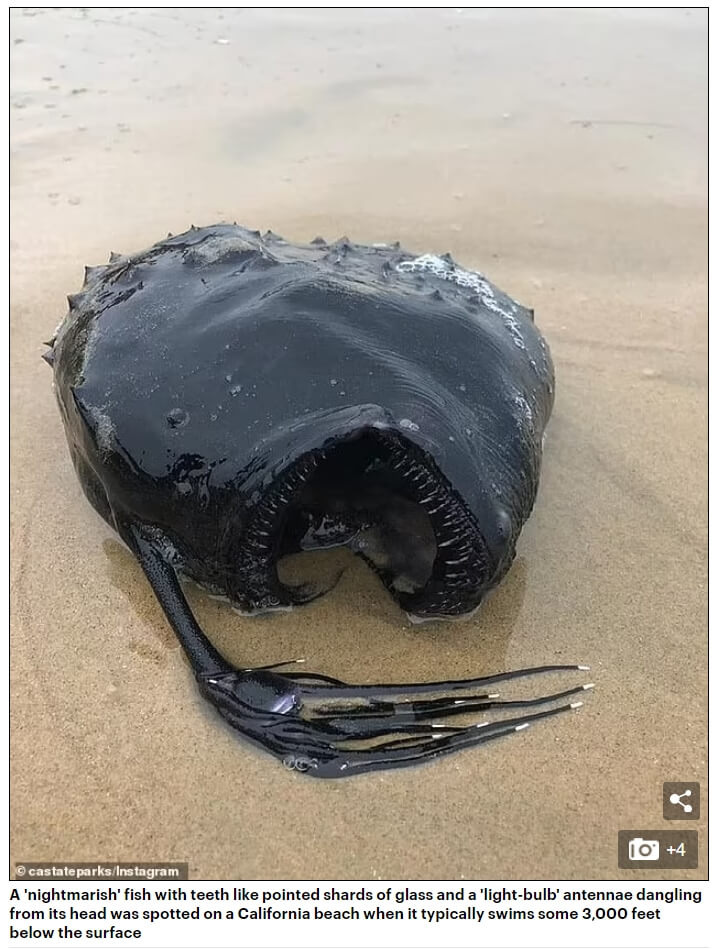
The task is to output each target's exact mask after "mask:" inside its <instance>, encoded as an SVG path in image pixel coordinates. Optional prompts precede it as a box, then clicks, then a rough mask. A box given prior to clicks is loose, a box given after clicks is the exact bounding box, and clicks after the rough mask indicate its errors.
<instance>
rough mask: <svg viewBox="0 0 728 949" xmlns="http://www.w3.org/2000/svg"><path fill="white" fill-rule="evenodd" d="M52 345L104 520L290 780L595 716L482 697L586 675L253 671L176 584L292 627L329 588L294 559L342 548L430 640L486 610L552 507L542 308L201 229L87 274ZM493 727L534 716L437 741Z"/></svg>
mask: <svg viewBox="0 0 728 949" xmlns="http://www.w3.org/2000/svg"><path fill="white" fill-rule="evenodd" d="M49 345H50V347H51V348H50V349H49V350H48V352H47V353H46V354H45V358H46V360H47V361H48V362H49V363H50V364H51V365H52V366H53V370H54V377H55V390H56V395H57V399H58V403H59V406H60V410H61V414H62V416H63V421H64V425H65V429H66V435H67V439H68V444H69V447H70V451H71V457H72V459H73V463H74V465H75V468H76V472H77V474H78V477H79V479H80V481H81V484H82V486H83V489H84V491H85V493H86V495H87V497H88V499H89V500H90V502H91V503H92V505H93V506H94V507H95V509H96V510H97V511H98V512H99V513H100V514H101V516H102V517H104V518H105V520H106V521H107V522H108V523H109V524H110V525H111V526H112V527H113V528H114V529H115V530H116V531H117V532H118V533H119V535H120V536H121V538H122V539H123V540H124V541H125V543H126V544H127V545H128V546H129V548H130V549H131V551H132V552H133V553H134V555H135V556H136V558H137V560H138V561H139V563H140V565H141V567H142V569H143V570H144V572H145V574H146V576H147V578H148V580H149V582H150V584H151V585H152V587H153V589H154V592H155V593H156V595H157V598H158V599H159V602H160V604H161V606H162V609H163V610H164V612H165V614H166V616H167V619H168V620H169V622H170V624H171V626H172V628H173V629H174V631H175V633H176V635H177V637H178V638H179V641H180V642H181V644H182V646H183V647H184V649H185V651H186V653H187V656H188V658H189V660H190V662H191V664H192V666H193V669H194V671H195V674H196V677H197V681H198V684H199V686H200V689H201V691H202V693H203V695H204V696H205V697H206V698H207V699H209V700H210V701H211V702H212V703H213V705H215V707H216V708H217V709H218V711H219V712H220V713H221V714H222V715H223V717H224V718H226V719H227V721H228V722H230V723H231V724H232V725H233V726H234V727H235V728H236V729H238V730H239V731H240V732H241V733H243V734H244V735H245V736H246V737H247V738H248V739H249V740H251V741H253V742H254V743H256V744H257V745H259V746H261V747H263V748H265V749H266V750H268V751H270V752H273V753H274V754H276V755H277V756H278V757H279V758H281V759H282V760H283V762H284V763H285V764H286V765H287V766H288V767H290V768H294V769H296V770H300V771H306V772H308V773H309V774H311V775H314V776H317V777H342V776H346V775H349V774H356V773H360V772H363V771H370V770H374V769H377V768H392V767H403V766H406V765H409V764H411V763H414V762H418V761H421V760H423V759H427V758H433V757H438V756H441V755H444V754H447V753H449V752H452V751H454V750H456V749H458V748H463V747H467V746H469V745H475V744H481V743H483V742H485V741H489V740H491V739H494V738H497V737H499V736H501V735H504V734H507V733H509V732H512V731H517V730H519V729H522V728H524V727H526V726H527V725H529V724H530V723H531V722H533V721H534V720H536V719H539V718H543V717H546V716H549V715H554V714H557V713H559V712H562V711H566V710H568V709H570V708H573V707H575V706H576V705H578V704H580V703H575V702H566V703H561V704H555V703H558V700H560V699H564V698H568V697H571V696H573V695H575V694H576V693H577V692H580V691H582V690H583V689H584V688H585V686H577V687H575V688H570V689H568V690H565V691H561V692H558V693H555V694H552V695H548V696H544V697H541V698H536V699H529V700H519V701H510V702H509V701H501V700H500V699H499V696H498V694H493V693H489V692H488V690H489V689H490V688H491V687H492V686H493V685H494V684H496V683H500V682H504V681H508V680H510V679H513V678H518V677H521V676H526V675H531V674H537V673H541V672H548V671H562V670H573V669H581V668H585V667H582V666H545V667H539V668H537V669H530V670H523V671H520V672H510V673H502V674H500V675H495V676H488V677H485V678H474V679H469V680H459V681H446V682H427V683H418V684H397V685H351V684H348V683H345V682H342V681H340V680H338V679H334V678H332V677H330V676H324V675H317V674H313V673H304V672H299V671H290V672H287V673H282V672H274V671H273V670H274V669H278V668H281V667H283V666H285V665H288V664H289V663H276V664H274V665H272V666H266V667H262V668H256V669H236V668H234V667H233V666H232V665H230V664H229V663H228V662H227V661H226V660H225V659H224V657H223V656H221V655H220V653H219V652H218V651H217V650H216V649H215V647H214V646H213V644H212V643H211V642H210V640H209V639H208V638H207V637H206V636H205V634H204V633H203V632H202V630H201V629H200V627H199V625H198V623H197V622H196V620H195V617H194V616H193V613H192V611H191V609H190V607H189V605H188V604H187V601H186V599H185V597H184V594H183V592H182V589H181V586H180V582H179V578H180V577H181V576H186V577H189V578H192V579H194V580H195V581H196V582H197V583H198V584H200V585H201V586H203V587H204V588H205V589H206V590H207V591H208V592H210V593H211V594H212V595H215V596H221V597H225V598H227V599H228V600H229V601H230V602H231V603H232V604H233V606H234V607H235V608H236V609H237V610H239V611H241V612H244V613H259V612H266V611H271V610H280V609H289V608H291V607H292V606H293V605H296V604H300V603H305V602H306V601H308V600H310V599H312V598H315V597H316V596H318V595H320V594H321V592H325V591H321V590H317V589H315V588H313V589H312V588H311V586H310V585H306V584H303V585H298V586H296V585H293V584H286V583H284V582H283V581H282V580H281V578H280V576H279V573H278V562H279V560H280V559H281V558H282V557H284V556H285V555H287V554H290V553H294V552H297V551H302V550H315V549H321V548H326V547H335V546H347V547H349V548H350V549H351V550H352V551H354V552H355V553H356V554H357V555H358V556H360V557H362V558H363V559H364V560H365V561H366V562H367V563H368V564H369V565H370V566H371V567H372V569H373V570H375V571H376V573H377V574H378V575H379V577H380V578H381V580H382V582H383V583H384V585H385V586H386V587H387V589H388V590H389V591H390V593H391V594H392V596H393V597H394V598H395V599H396V600H397V602H398V603H399V604H400V606H401V607H402V608H403V609H404V610H405V611H406V612H407V613H408V615H409V616H410V618H411V619H412V620H414V621H424V620H431V619H452V618H455V617H462V616H467V615H468V614H470V613H472V612H473V611H474V610H476V609H477V608H478V606H479V605H480V604H481V602H482V600H483V598H484V597H485V595H486V594H487V593H488V591H489V590H491V589H492V588H493V587H495V586H496V585H497V584H498V583H499V581H500V580H501V579H502V578H503V576H504V575H505V573H506V572H507V570H508V568H509V567H510V565H511V563H512V561H513V558H514V556H515V548H516V540H517V538H518V535H519V533H520V531H521V528H522V526H523V524H524V522H525V521H526V519H527V518H528V516H529V514H530V512H531V509H532V507H533V503H534V500H535V496H536V489H537V485H538V479H539V471H540V465H541V449H542V438H543V432H544V428H545V426H546V423H547V421H548V418H549V415H550V412H551V407H552V404H553V393H554V375H553V366H552V362H551V358H550V354H549V350H548V347H547V345H546V343H545V341H544V339H543V337H542V336H541V334H540V333H539V331H538V330H537V328H536V326H535V324H534V321H533V311H531V310H528V309H526V308H525V307H523V306H521V305H520V304H518V303H516V302H515V301H514V300H512V299H511V298H510V297H508V296H507V295H506V294H504V293H503V292H501V291H500V290H498V289H497V288H496V287H495V286H493V285H492V284H491V283H490V282H489V281H488V280H486V279H485V278H484V277H483V276H481V275H480V274H478V273H474V272H471V271H468V270H465V269H463V268H461V267H459V266H458V265H457V264H456V263H455V261H453V260H452V258H451V257H450V256H449V255H447V254H446V255H444V256H439V257H438V256H435V255H432V254H425V255H421V256H414V255H412V254H409V253H406V252H404V251H402V250H401V249H400V247H399V245H397V244H395V245H373V246H361V245H355V244H352V243H350V242H349V241H348V239H346V238H342V239H341V240H340V241H337V242H335V243H333V244H327V243H326V242H325V241H323V240H322V239H321V238H317V239H315V240H314V241H312V242H311V244H309V245H299V244H291V243H288V242H286V241H284V240H282V239H281V238H279V237H278V236H276V235H275V234H273V233H271V232H270V231H269V232H268V233H266V234H264V235H261V234H260V233H259V232H258V231H251V230H248V229H246V228H243V227H238V226H237V225H218V226H213V227H205V228H194V227H193V228H191V229H190V230H189V231H187V232H186V233H185V234H181V235H179V236H171V235H170V236H169V237H168V239H167V240H164V241H161V242H159V243H157V244H155V245H154V246H153V247H151V248H150V249H148V250H146V251H143V252H141V253H139V254H135V255H132V256H130V257H122V256H119V255H116V254H112V257H111V260H110V263H109V264H108V265H107V266H101V267H91V268H87V269H86V279H85V283H84V286H83V289H82V291H81V292H80V293H78V294H75V295H73V296H71V297H69V312H68V314H67V315H66V317H65V319H64V320H63V322H62V323H61V325H60V327H59V328H58V330H57V331H56V334H55V336H54V338H53V339H52V340H51V342H50V343H49ZM587 687H589V686H587ZM532 706H538V707H539V708H538V709H537V710H536V711H529V709H531V707H532ZM541 706H547V707H541ZM487 709H496V710H497V709H505V710H508V709H523V710H525V711H522V712H520V713H519V714H517V715H516V716H514V717H507V718H505V719H500V720H498V721H494V722H491V723H486V722H478V723H477V724H476V725H456V724H448V723H441V722H439V721H437V719H440V718H446V717H449V716H453V715H458V714H463V713H465V712H480V711H483V710H487Z"/></svg>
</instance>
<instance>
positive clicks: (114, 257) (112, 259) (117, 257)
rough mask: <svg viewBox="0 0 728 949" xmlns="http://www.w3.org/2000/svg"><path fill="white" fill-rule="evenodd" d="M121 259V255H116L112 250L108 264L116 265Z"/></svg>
mask: <svg viewBox="0 0 728 949" xmlns="http://www.w3.org/2000/svg"><path fill="white" fill-rule="evenodd" d="M121 259H122V255H121V254H117V253H116V251H115V250H112V251H111V253H110V254H109V263H110V264H116V263H118V262H119V261H120V260H121Z"/></svg>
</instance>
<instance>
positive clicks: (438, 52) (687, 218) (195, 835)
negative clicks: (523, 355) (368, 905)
mask: <svg viewBox="0 0 728 949" xmlns="http://www.w3.org/2000/svg"><path fill="white" fill-rule="evenodd" d="M706 29H707V16H706V14H705V13H704V12H703V11H679V10H675V11H649V10H641V11H624V10H622V11H601V12H600V11H592V12H589V11H587V12H584V11H582V12H575V11H572V12H570V11H557V12H538V11H530V12H523V11H521V12H507V11H500V12H487V11H485V12H472V11H465V12H462V13H457V12H455V11H433V12H431V13H424V12H412V11H399V12H383V11H370V12H366V11H364V12H362V11H359V12H342V11H338V12H333V13H328V12H325V11H314V12H310V11H309V12H295V11H287V12H286V11H281V12H274V11H271V12H265V11H221V12H217V11H211V12H206V11H199V10H198V11H182V10H161V9H160V10H149V11H134V10H131V11H120V10H119V11H114V10H91V11H89V12H87V13H82V12H80V11H72V10H58V11H55V10H48V9H45V10H26V11H13V12H11V42H12V44H13V45H12V47H11V51H12V52H11V56H12V70H13V72H12V87H13V88H12V108H11V116H12V147H13V158H12V207H11V214H12V234H11V238H12V245H11V247H12V294H13V299H12V303H13V306H12V313H11V319H12V347H13V348H12V478H13V480H12V553H13V565H12V570H13V573H12V802H11V805H12V826H11V830H12V858H13V860H21V859H22V860H32V859H35V860H73V859H75V860H93V861H96V860H111V859H114V860H117V859H118V860H133V861H140V860H159V861H162V860H186V861H189V863H190V871H191V875H192V876H194V877H198V878H200V877H208V878H218V877H221V878H249V879H250V878H274V879H275V878H281V879H288V878H310V877H314V878H341V879H362V878H372V877H373V878H377V877H381V878H388V877H393V878H428V877H435V878H456V879H457V878H460V877H464V878H481V879H495V880H497V879H509V878H534V879H541V878H543V879H549V878H575V879H579V878H587V879H589V878H597V879H598V878H617V877H625V878H633V877H634V874H633V873H632V872H631V871H618V870H617V866H616V856H617V831H618V830H619V829H621V828H635V829H637V828H645V829H646V828H655V829H660V828H668V827H669V826H670V825H668V824H667V823H666V822H664V821H663V820H662V813H661V811H662V808H661V790H662V782H663V781H664V780H691V781H692V780H699V781H701V782H705V779H706V699H705V691H706V670H707V659H706V621H707V612H706V575H707V568H706V560H707V539H706V538H707V388H706V376H707V358H706V357H707V320H706V305H707V291H706V236H707V230H706V219H707V213H706V201H707V199H706V188H707V181H706V154H705V134H706V105H705V99H706V63H705V60H706ZM220 220H237V221H238V222H240V223H244V224H246V225H248V226H250V227H259V228H262V229H267V228H268V227H270V228H272V229H273V230H275V231H277V232H278V233H281V234H283V235H284V236H286V237H288V238H289V239H291V240H310V239H311V238H312V237H313V236H314V235H316V234H323V235H324V236H325V237H327V238H331V239H333V238H336V237H339V236H340V235H341V234H343V233H346V234H348V236H349V237H350V238H351V239H352V240H354V241H357V242H370V241H393V240H397V239H398V240H401V241H402V243H403V245H404V246H405V247H406V248H408V249H410V250H412V251H418V252H427V251H433V252H437V253H442V252H444V251H450V252H451V253H452V254H453V256H454V257H455V258H456V259H457V260H458V261H459V262H460V263H461V264H463V265H465V266H471V267H473V268H475V269H478V270H481V271H483V272H484V273H485V274H486V275H487V276H488V277H489V278H490V279H492V280H493V281H494V282H495V283H496V284H497V285H499V286H501V287H502V288H503V289H505V290H506V291H508V292H509V293H511V294H512V295H514V296H515V297H516V298H517V299H519V300H522V301H523V302H524V303H526V304H527V305H529V306H532V307H534V308H535V310H536V318H537V321H538V323H539V325H540V326H541V328H542V329H543V331H544V333H545V335H546V336H547V338H548V340H549V342H550V344H551V347H552V352H553V356H554V361H555V365H556V374H557V401H556V407H555V411H554V415H553V417H552V421H551V423H550V426H549V429H548V434H547V439H546V451H545V459H544V468H543V475H542V482H541V488H540V496H539V499H538V501H537V504H536V508H535V511H534V514H533V516H532V518H531V520H530V521H529V523H528V524H527V526H526V528H525V530H524V532H523V534H522V536H521V540H520V543H519V548H518V558H517V561H516V563H515V565H514V567H513V569H512V571H511V572H510V574H509V576H508V577H507V579H506V581H505V582H504V583H503V585H502V586H501V587H500V588H499V590H498V591H497V592H496V593H495V594H494V595H493V597H492V599H491V600H490V601H489V602H488V603H487V604H486V606H485V607H484V608H483V609H482V610H481V611H480V613H479V614H478V615H477V617H476V618H475V619H473V620H471V621H469V622H466V623H461V624H434V625H430V626H424V627H423V626H417V627H413V626H410V625H409V624H408V623H407V621H406V619H405V617H404V616H403V614H402V613H400V612H399V610H398V609H397V607H396V606H395V604H394V603H393V602H392V601H391V600H390V598H389V597H388V595H387V593H386V592H385V590H384V589H383V588H382V587H381V586H380V584H379V583H378V581H377V579H376V578H375V577H374V576H373V574H371V573H370V572H369V571H368V570H367V569H366V567H365V566H364V565H363V564H362V563H360V562H358V561H355V560H353V559H350V560H349V561H348V567H347V570H346V572H345V574H344V576H343V577H342V579H341V581H340V583H339V584H338V586H337V587H336V589H335V590H333V591H332V592H331V593H329V594H328V595H327V596H326V597H324V598H323V599H321V600H319V601H318V602H316V603H314V604H313V605H311V606H309V607H307V608H304V609H301V610H299V611H297V612H294V613H291V614H286V615H277V616H275V617H274V618H269V619H260V620H252V619H243V618H241V617H239V616H237V615H235V614H234V613H232V612H231V611H230V610H229V609H228V608H226V607H225V606H224V605H223V604H220V603H216V602H213V601H211V600H209V599H207V598H206V597H204V596H203V595H202V594H198V595H195V594H192V595H191V596H192V602H193V605H194V608H195V610H196V612H197V614H198V616H199V618H200V620H201V623H202V626H203V628H205V629H206V630H207V631H208V632H209V633H210V634H211V635H212V636H213V637H214V639H215V642H216V644H217V645H218V646H219V647H220V648H221V649H222V650H223V651H225V652H226V653H227V654H228V655H229V656H230V657H231V658H232V659H234V660H235V661H238V662H240V663H246V664H251V665H252V664H262V663H265V662H272V661H275V660H277V659H281V658H285V657H287V656H291V655H301V656H306V657H307V659H308V662H309V666H310V668H311V669H315V670H316V671H320V672H327V673H329V674H331V675H335V676H338V677H341V678H345V679H350V680H354V681H356V680H359V681H380V680H382V679H393V680H398V681H408V680H410V681H418V680H422V679H427V678H440V677H442V676H443V675H446V676H448V677H452V678H456V677H466V676H473V675H477V674H481V673H488V672H498V671H502V670H503V669H512V668H520V667H524V666H531V665H539V664H542V663H550V662H583V663H589V664H590V665H591V667H592V672H591V673H590V675H591V677H592V678H593V679H594V681H595V682H596V684H597V690H596V691H595V692H594V693H593V694H592V695H591V696H589V698H588V701H587V702H586V703H585V706H584V708H582V709H580V710H579V711H578V712H575V713H573V714H571V715H569V716H564V717H561V718H557V719H553V720H548V721H546V722H543V723H541V724H539V725H538V726H534V727H532V728H531V729H528V730H527V731H526V732H524V733H522V734H519V735H517V736H514V737H511V738H509V739H506V740H504V741H501V742H497V743H493V744H492V745H489V746H486V747H484V748H480V749H475V750H472V751H467V752H463V753H461V754H459V755H457V756H454V757H452V758H450V759H448V760H446V761H443V762H440V763H435V764H432V765H426V766H423V767H419V768H414V769H410V770H405V771H401V772H396V771H395V772H385V773H381V774H374V775H367V776H363V777H361V778H358V779H354V780H350V781H341V782H331V783H327V782H318V781H311V780H307V779H305V778H301V777H298V776H296V775H291V774H289V773H287V772H286V771H284V769H283V768H281V766H280V765H279V764H278V763H277V762H276V761H275V760H274V759H272V758H270V757H268V756H266V755H264V754H262V753H259V752H258V751H256V750H255V749H253V748H251V747H249V746H247V745H245V744H243V743H241V742H240V741H239V739H238V738H237V736H236V735H235V734H234V733H233V732H232V731H231V730H229V729H228V728H227V727H226V726H225V725H224V724H223V722H222V721H221V720H219V719H218V718H217V716H216V715H215V713H214V712H213V711H212V710H211V709H209V708H208V707H206V706H205V704H204V703H203V701H202V699H201V698H200V697H199V696H198V694H197V692H196V688H195V685H194V682H193V680H192V677H191V675H190V672H189V668H188V666H187V665H186V662H185V660H184V657H183V656H182V654H181V652H180V650H179V648H178V646H177V644H176V640H175V638H174V636H173V634H172V633H171V631H170V629H169V627H168V626H167V624H166V621H165V620H164V618H163V616H162V614H161V611H160V610H159V609H158V607H157V605H156V601H155V599H154V597H153V594H152V592H151V590H150V588H149V586H148V585H147V583H146V581H145V580H144V578H143V577H142V575H141V572H140V570H139V569H138V567H137V566H136V564H135V562H134V561H133V560H132V558H131V556H130V555H129V553H128V552H127V551H126V549H125V548H124V547H123V546H122V545H121V543H120V542H119V541H118V539H116V538H115V536H114V535H113V534H112V532H111V531H110V530H109V529H108V528H107V527H106V525H105V524H104V523H103V522H102V521H101V520H100V519H99V518H98V517H97V516H96V515H95V514H94V512H93V511H92V509H91V507H90V506H89V505H88V503H87V502H86V500H85V499H84V497H83V495H82V493H81V489H80V487H79V484H78V482H77V480H76V477H75V474H74V472H73V469H72V466H71V462H70V459H69V456H68V451H67V448H66V444H65V439H64V435H63V430H62V426H61V421H60V417H59V414H58V410H57V408H56V405H55V400H54V397H53V393H52V389H51V375H50V372H49V370H48V367H47V366H46V365H45V364H44V363H43V362H42V361H41V359H40V354H41V352H42V351H43V346H42V345H41V340H43V339H46V338H48V336H49V335H50V334H51V333H52V331H53V329H54V327H55V326H56V324H57V322H58V320H59V319H60V317H61V316H62V315H63V312H64V310H65V295H66V294H67V293H69V292H73V291H75V290H76V289H78V288H79V286H80V283H81V281H82V275H83V265H84V264H96V263H101V262H103V261H105V260H106V258H107V257H108V253H109V251H110V250H115V251H120V252H132V251H135V250H138V249H140V248H142V247H144V246H147V245H148V244H151V243H153V242H154V241H155V240H157V239H159V238H161V237H163V236H165V235H166V234H167V232H168V231H173V232H178V231H181V230H185V229H186V228H187V227H188V226H189V225H190V223H195V224H198V225H202V224H209V223H214V222H217V221H220ZM571 681H572V680H569V682H571ZM554 684H555V685H559V684H560V682H555V683H554ZM514 694H515V689H514ZM703 786H704V788H705V784H703ZM705 813H706V807H705V801H704V802H703V815H705ZM673 826H674V825H673ZM678 826H685V827H690V828H693V827H696V826H697V827H698V828H699V829H702V830H703V833H702V834H701V843H704V838H705V833H704V819H701V821H700V822H694V823H690V824H685V825H682V824H681V825H678ZM706 873H707V864H706V859H705V854H704V853H703V854H702V855H701V866H700V868H699V869H698V870H696V871H687V872H684V873H682V874H679V875H675V876H671V874H670V873H669V872H666V871H649V872H642V873H641V874H639V876H640V878H645V879H670V878H678V879H687V878H694V879H702V878H704V877H705V876H706Z"/></svg>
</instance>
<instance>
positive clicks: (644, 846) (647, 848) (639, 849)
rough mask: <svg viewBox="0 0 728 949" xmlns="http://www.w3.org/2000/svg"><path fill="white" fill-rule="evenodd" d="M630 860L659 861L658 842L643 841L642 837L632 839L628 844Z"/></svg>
mask: <svg viewBox="0 0 728 949" xmlns="http://www.w3.org/2000/svg"><path fill="white" fill-rule="evenodd" d="M629 859H630V860H659V859H660V841H659V840H645V839H644V837H633V838H632V839H631V840H630V842H629Z"/></svg>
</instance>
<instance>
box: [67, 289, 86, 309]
mask: <svg viewBox="0 0 728 949" xmlns="http://www.w3.org/2000/svg"><path fill="white" fill-rule="evenodd" d="M66 299H67V300H68V309H69V310H76V309H78V306H79V304H80V303H81V301H82V300H83V294H82V293H69V294H68V296H67V297H66Z"/></svg>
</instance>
